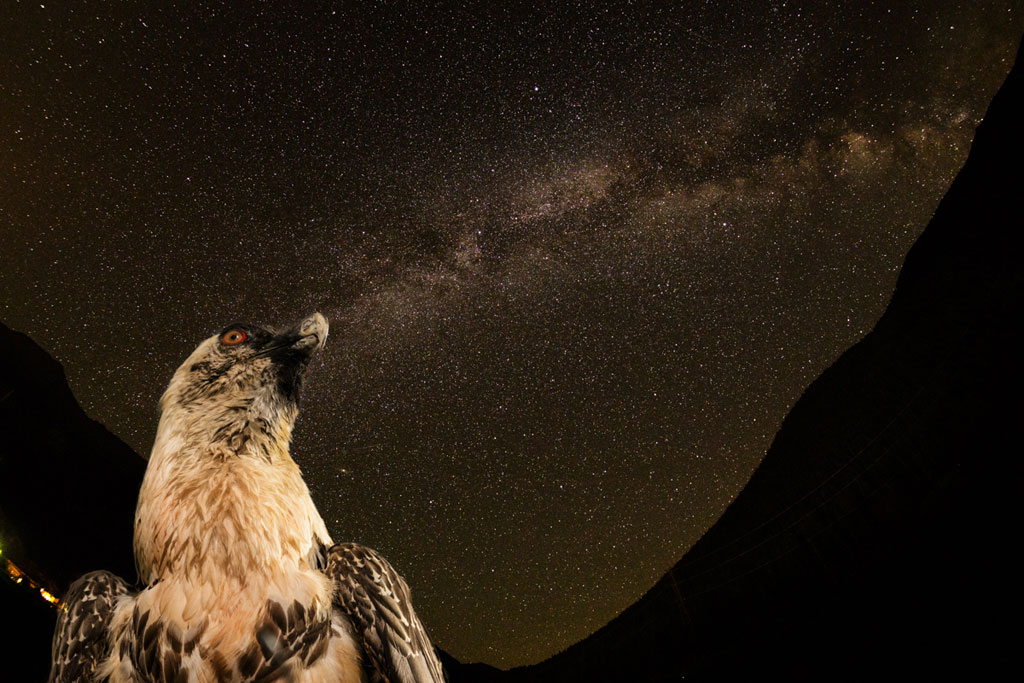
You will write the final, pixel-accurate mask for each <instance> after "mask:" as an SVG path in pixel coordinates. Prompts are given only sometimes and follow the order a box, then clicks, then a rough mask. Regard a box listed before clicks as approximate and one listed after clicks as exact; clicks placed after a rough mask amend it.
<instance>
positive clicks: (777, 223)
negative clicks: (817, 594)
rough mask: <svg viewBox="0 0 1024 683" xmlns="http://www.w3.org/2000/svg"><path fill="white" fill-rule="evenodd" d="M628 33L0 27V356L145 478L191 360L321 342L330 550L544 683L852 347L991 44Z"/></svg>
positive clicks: (615, 22)
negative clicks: (122, 449)
mask: <svg viewBox="0 0 1024 683" xmlns="http://www.w3.org/2000/svg"><path fill="white" fill-rule="evenodd" d="M659 4H660V5H662V6H661V7H660V8H654V7H656V6H653V7H652V6H648V5H645V4H642V3H613V4H598V3H593V4H581V5H569V4H568V3H562V4H561V5H559V6H558V7H557V8H550V9H544V8H541V7H535V6H531V5H532V3H531V4H527V5H526V7H528V9H527V8H520V9H517V8H515V7H514V6H513V5H512V4H511V3H481V4H479V5H469V4H464V5H460V6H455V5H447V6H446V5H434V4H431V3H414V4H413V5H411V6H413V7H415V9H410V8H409V7H402V6H400V5H397V4H385V3H376V2H360V3H355V2H350V3H335V4H321V3H312V2H309V3H285V2H282V3H267V4H264V5H259V6H258V7H249V8H247V9H239V6H240V5H241V3H227V4H223V3H216V2H189V3H182V4H181V6H178V7H173V6H171V4H170V3H141V2H126V3H106V2H104V3H93V2H76V3H63V2H53V3H51V2H50V1H49V0H44V1H43V2H39V1H38V0H37V1H35V2H17V1H15V0H10V1H9V2H4V3H2V7H0V25H2V26H4V31H3V34H4V35H3V38H2V39H0V245H2V247H0V264H2V268H0V319H3V321H4V322H6V323H7V324H8V325H10V326H12V327H14V328H15V329H19V330H21V331H24V332H26V333H28V334H29V335H30V336H32V337H33V338H34V339H35V340H36V341H37V342H39V343H40V344H41V345H43V346H44V347H45V348H46V349H47V350H49V351H50V352H51V353H52V354H53V355H54V356H55V357H56V358H58V359H59V360H60V361H61V362H62V363H63V364H64V366H65V368H66V371H67V374H68V377H69V380H70V382H71V385H72V388H73V390H74V392H75V394H76V396H77V397H78V399H79V400H80V401H81V403H82V404H83V406H84V407H85V409H86V410H87V412H89V414H90V415H92V416H93V417H95V418H96V419H98V420H100V421H101V422H103V423H104V424H105V425H107V426H108V427H109V428H110V429H111V430H112V431H113V432H114V433H116V434H118V435H119V436H121V437H122V438H123V439H125V440H126V441H127V442H128V443H130V444H131V445H132V446H133V447H134V448H135V449H136V450H138V451H139V452H140V453H143V454H146V453H148V451H149V448H150V446H151V443H152V439H153V436H154V434H155V430H156V423H157V419H158V412H157V407H156V406H157V399H158V397H159V395H160V394H161V392H162V391H163V388H164V387H165V386H166V383H167V381H168V380H169V379H170V377H171V375H172V373H173V371H174V369H175V368H176V367H177V366H178V365H179V364H180V363H181V362H182V361H183V360H184V358H185V357H186V356H187V355H188V353H189V352H190V351H191V349H192V348H193V347H194V346H195V345H196V344H197V343H198V342H199V341H200V340H202V339H203V338H205V337H207V336H209V335H210V334H212V333H214V332H216V331H217V330H219V329H220V328H221V327H223V326H224V325H226V324H228V323H230V322H233V321H237V320H248V321H251V322H257V323H263V324H268V325H285V324H288V323H290V322H293V321H295V320H297V319H299V318H300V317H302V316H303V315H305V314H307V313H309V312H312V311H314V310H319V311H321V312H322V313H324V314H325V315H326V316H327V317H328V318H329V319H330V320H331V324H332V328H331V338H330V341H329V343H328V345H327V347H326V349H324V351H323V352H322V353H321V355H320V356H319V357H318V359H317V360H316V361H315V363H314V366H313V374H312V376H311V379H310V382H309V383H308V384H307V388H306V391H305V395H304V399H303V400H304V404H303V414H302V415H301V416H300V420H299V424H298V425H297V427H296V433H295V441H294V445H293V455H294V457H295V459H296V460H297V461H298V462H299V464H300V465H301V466H302V468H303V470H304V472H305V475H306V478H307V481H308V482H309V484H310V488H311V490H312V492H313V496H314V498H315V500H316V501H317V504H318V506H319V508H320V510H321V512H322V513H323V516H324V518H325V519H326V520H327V523H328V527H329V528H330V529H331V532H332V534H333V535H334V537H335V539H336V540H357V541H360V542H362V543H366V544H368V545H371V546H373V547H375V548H377V549H379V550H380V551H382V552H383V553H384V554H385V556H387V557H388V558H389V559H390V560H391V561H392V563H393V564H395V565H396V567H397V568H398V569H399V570H400V571H401V572H402V573H403V574H404V575H405V576H406V578H407V579H408V581H409V583H410V585H411V586H412V588H413V595H414V600H415V603H416V606H417V610H418V611H419V613H420V615H421V617H422V619H423V621H424V622H425V624H426V625H427V627H428V630H429V631H430V633H431V635H432V637H433V638H434V640H435V641H436V642H437V643H438V644H439V645H440V646H442V647H444V648H445V649H447V650H449V651H450V652H451V653H452V654H454V655H455V656H456V657H458V658H460V659H462V660H465V661H486V662H489V663H491V664H495V665H499V666H503V667H507V666H513V665H519V664H526V663H531V662H535V661H538V660H541V659H543V658H545V657H547V656H549V655H551V654H554V653H555V652H557V651H559V650H561V649H563V648H564V647H566V646H568V645H570V644H571V643H573V642H575V641H576V640H578V639H580V638H582V637H584V636H586V635H588V634H589V633H591V632H592V631H593V630H595V629H596V628H599V627H600V626H601V625H603V624H604V623H606V622H607V621H608V620H609V619H611V618H612V617H613V616H615V615H616V614H617V613H618V612H619V611H621V610H622V609H623V608H625V607H626V606H627V605H629V604H630V603H632V602H633V601H634V600H636V599H637V598H638V597H639V596H640V595H641V594H642V593H643V592H644V591H645V590H646V589H647V588H649V587H650V586H651V585H652V584H653V583H654V581H655V580H656V579H657V578H658V577H659V576H660V575H661V574H662V573H663V572H664V571H665V570H666V569H667V568H668V567H670V566H671V565H672V564H673V563H674V562H675V561H676V560H678V559H679V558H680V557H681V556H682V554H683V553H684V552H685V551H686V549H687V548H689V547H690V546H691V545H692V544H693V543H694V542H695V541H696V540H697V539H698V538H699V537H700V535H701V534H702V533H703V532H704V531H705V530H706V529H707V528H708V527H709V526H710V525H711V524H712V523H713V522H714V520H715V519H716V518H717V517H718V516H719V515H720V514H721V512H722V511H723V510H724V508H725V507H726V506H727V505H728V504H729V502H730V501H731V500H732V499H733V498H734V497H735V496H736V494H737V493H738V492H739V491H740V489H741V488H742V487H743V485H744V483H745V482H746V481H747V479H748V477H749V476H750V474H751V472H752V471H753V469H754V468H755V467H756V466H757V464H758V462H759V460H760V458H761V457H762V455H763V453H764V451H765V450H766V448H767V447H768V445H769V444H770V442H771V439H772V436H773V434H774V432H775V431H776V429H777V428H778V426H779V424H780V422H781V420H782V418H783V417H784V416H785V414H786V412H787V410H788V409H789V408H790V407H791V406H792V404H793V403H794V402H795V401H796V399H797V398H798V397H799V396H800V393H801V391H802V390H803V388H804V387H806V385H807V384H808V383H809V382H810V381H811V380H812V379H813V378H814V377H815V376H816V375H817V374H819V373H820V372H821V371H822V370H823V369H824V368H826V367H827V366H828V365H829V364H830V363H831V362H832V361H833V360H834V359H835V358H836V357H837V356H838V355H839V354H840V353H841V352H842V351H843V350H844V349H846V348H847V347H849V346H850V345H851V344H853V343H854V342H855V341H857V340H858V339H859V338H860V337H862V336H863V335H864V334H865V333H866V332H867V331H868V330H870V329H871V327H872V325H873V324H874V322H875V320H876V319H877V318H878V316H879V315H880V314H881V312H882V311H883V309H884V307H885V304H886V302H887V300H888V297H889V296H890V294H891V292H892V288H893V286H894V284H895V279H896V276H897V274H898V271H899V266H900V263H901V262H902V259H903V256H904V255H905V253H906V251H907V250H908V249H909V247H910V245H911V244H912V243H913V241H914V239H915V238H916V237H917V235H918V234H919V233H920V232H921V230H922V229H923V228H924V226H925V224H926V223H927V220H928V218H929V216H930V215H931V212H932V211H933V210H934V208H935V206H936V205H937V203H938V201H939V199H940V198H941V197H942V195H943V193H944V192H945V189H946V188H947V187H948V185H949V183H950V181H951V180H952V178H953V176H954V175H955V173H956V171H957V170H958V168H959V166H960V165H961V164H962V162H963V160H964V158H965V157H966V154H967V151H968V149H969V145H970V140H971V137H972V134H973V129H974V127H975V126H976V125H977V123H978V121H979V120H980V118H981V116H982V114H983V113H984V110H985V107H986V106H987V104H988V101H989V99H990V98H991V96H992V95H993V94H994V92H995V90H996V89H997V87H998V86H999V84H1000V83H1001V81H1002V79H1003V78H1004V76H1005V75H1006V73H1007V72H1008V71H1009V68H1010V66H1011V61H1012V58H1013V54H1014V52H1015V49H1016V44H1017V41H1018V40H1019V39H1020V36H1021V32H1022V30H1024V16H1022V15H1024V8H1022V7H1021V6H1020V5H1019V3H1017V2H920V3H891V2H866V1H863V0H856V1H851V2H844V3H819V2H805V3H800V2H778V1H776V2H763V3H750V2H745V1H741V0H723V1H720V2H689V1H688V2H679V3H659ZM668 5H674V9H673V8H668V7H667V6H668ZM911 5H913V7H912V6H911Z"/></svg>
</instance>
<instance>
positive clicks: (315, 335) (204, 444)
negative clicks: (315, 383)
mask: <svg viewBox="0 0 1024 683" xmlns="http://www.w3.org/2000/svg"><path fill="white" fill-rule="evenodd" d="M327 329H328V326H327V320H326V319H325V318H324V317H323V316H322V315H320V314H319V313H315V314H313V315H311V316H309V317H308V318H306V319H305V320H303V321H301V322H300V323H298V324H297V325H295V326H294V327H292V328H291V329H288V330H286V331H284V332H272V331H270V330H267V329H264V328H261V327H258V326H255V325H249V324H236V325H231V326H229V327H227V328H225V329H224V331H222V332H221V333H220V334H217V335H215V336H213V337H211V338H209V339H207V340H206V341H204V342H203V343H201V344H200V345H199V346H198V348H196V350H195V351H194V352H193V353H192V355H191V356H189V358H188V360H186V361H185V363H184V364H183V365H182V366H181V367H180V368H178V370H177V372H175V374H174V377H173V379H172V380H171V383H170V385H169V386H168V387H167V391H166V392H165V393H164V395H163V398H161V400H160V408H161V417H160V425H159V427H158V429H157V436H156V442H155V443H154V445H153V451H152V454H151V456H150V458H149V464H148V466H147V469H146V474H145V477H144V479H143V482H142V488H141V490H140V491H139V502H138V507H137V509H136V512H135V559H136V564H137V566H138V570H139V579H140V581H141V585H142V586H144V587H142V588H141V589H140V590H137V591H136V590H133V589H132V588H131V587H129V586H128V585H127V584H126V583H125V581H123V580H122V579H120V578H118V577H117V576H114V575H113V574H111V573H110V572H105V571H98V572H93V573H91V574H87V575H85V576H83V577H82V578H80V579H78V580H77V581H76V582H75V583H74V584H72V586H71V588H70V589H69V591H68V594H67V596H66V597H65V599H64V604H63V607H62V609H61V612H60V615H59V617H58V620H57V629H56V631H55V633H54V638H53V651H52V652H53V661H52V668H51V671H50V681H51V682H57V681H61V682H63V681H109V682H110V683H129V682H131V683H142V682H149V681H153V682H156V681H161V682H164V681H166V682H168V683H170V682H175V683H177V682H181V683H185V682H195V683H199V682H203V683H206V682H211V683H212V682H220V681H231V682H238V683H242V682H253V683H255V682H256V681H290V682H294V683H313V682H314V681H315V682H320V681H330V682H331V683H357V682H360V681H387V682H389V683H411V682H416V683H423V682H426V681H430V682H431V683H442V682H443V681H444V673H443V669H442V668H441V663H440V661H439V660H438V658H437V655H436V654H435V652H434V648H433V646H432V645H431V643H430V639H429V638H428V637H427V634H426V632H425V631H424V629H423V625H422V624H421V623H420V620H419V619H418V618H417V617H416V613H415V612H414V611H413V609H412V605H411V603H410V601H409V600H410V599H409V587H408V586H407V585H406V583H405V581H403V580H402V577H400V576H399V575H398V574H397V573H396V572H395V570H394V569H393V568H392V567H391V565H390V564H388V562H387V561H386V560H385V559H384V558H383V557H381V556H380V555H379V554H378V553H376V552H374V551H373V550H371V549H369V548H366V547H363V546H361V545H356V544H354V543H339V544H337V545H335V544H334V543H333V542H332V541H331V537H330V536H329V535H328V533H327V527H326V526H325V525H324V521H323V519H322V518H321V517H320V513H319V512H317V509H316V506H314V504H313V500H312V498H311V497H310V495H309V489H308V488H307V487H306V484H305V482H304V481H303V480H302V476H301V473H300V471H299V467H298V465H296V464H295V462H294V461H293V460H292V459H291V456H290V455H289V452H288V449H289V442H290V441H291V433H292V426H293V425H294V424H295V418H296V416H297V414H298V395H299V389H300V387H301V384H302V381H303V378H304V377H305V375H306V372H305V371H306V366H307V365H308V363H309V360H310V358H311V357H312V356H313V354H314V353H315V352H316V351H317V350H319V349H320V348H321V347H322V346H323V344H324V341H325V340H326V339H327Z"/></svg>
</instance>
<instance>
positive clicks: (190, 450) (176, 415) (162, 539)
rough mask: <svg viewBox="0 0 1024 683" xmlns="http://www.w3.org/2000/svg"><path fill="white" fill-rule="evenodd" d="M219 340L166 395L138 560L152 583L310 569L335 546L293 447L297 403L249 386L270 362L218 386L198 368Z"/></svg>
mask: <svg viewBox="0 0 1024 683" xmlns="http://www.w3.org/2000/svg"><path fill="white" fill-rule="evenodd" d="M215 343H216V339H215V338H214V339H211V340H207V342H204V344H202V345H200V347H199V348H198V349H196V351H195V353H193V354H192V356H191V357H190V358H189V359H188V360H187V361H185V363H184V364H183V365H182V366H181V368H179V370H178V371H177V372H176V373H175V376H174V379H173V380H172V381H171V384H170V386H169V387H168V389H167V392H166V393H165V395H164V397H163V399H162V400H161V406H162V408H163V414H162V416H161V419H160V425H159V427H158V431H157V437H156V441H155V443H154V445H153V451H152V454H151V455H150V460H149V465H148V467H147V470H146V475H145V478H144V479H143V482H142V488H141V490H140V492H139V502H138V507H137V510H136V516H135V555H136V563H137V566H138V570H139V577H140V579H141V580H142V581H143V582H144V583H146V584H150V585H151V584H153V583H154V582H156V581H158V580H161V579H167V578H168V577H172V576H173V577H174V579H175V580H184V581H197V580H201V581H202V582H203V583H207V584H209V583H211V582H214V583H221V582H226V583H230V584H238V585H244V584H245V583H246V581H247V580H249V579H250V578H252V577H254V576H262V577H265V576H267V575H268V574H269V573H276V574H280V573H281V572H287V571H303V570H307V571H308V569H309V568H310V564H311V562H313V558H314V557H315V554H316V553H317V552H318V550H319V547H318V545H319V544H323V545H325V546H329V545H330V544H331V540H330V537H329V536H328V533H327V529H326V527H325V525H324V522H323V519H322V518H321V517H320V514H319V513H318V512H317V510H316V507H315V506H314V504H313V501H312V499H311V498H310V495H309V490H308V488H307V487H306V484H305V482H303V480H302V476H301V473H300V471H299V467H298V466H297V465H296V464H295V462H294V461H293V460H292V459H291V456H290V455H289V451H288V449H289V442H290V440H291V432H292V426H293V425H294V422H295V418H296V415H297V409H296V408H295V406H294V404H283V403H282V402H281V401H280V400H279V399H277V398H276V397H275V395H274V394H273V391H272V389H273V387H272V386H270V385H269V384H268V385H267V386H262V388H259V389H257V390H255V391H252V390H250V389H247V387H248V386H249V385H250V384H249V380H251V379H252V378H253V377H254V376H258V375H259V373H261V372H269V371H270V370H269V363H270V361H269V360H267V359H256V360H254V361H253V362H252V363H245V364H242V363H239V364H236V365H235V366H232V367H230V368H228V369H227V370H226V371H224V372H223V373H220V374H219V375H217V377H216V384H215V385H214V389H209V386H211V385H213V382H212V381H210V380H208V378H207V377H205V376H199V374H198V373H200V371H201V370H202V364H203V363H204V362H205V361H204V359H206V358H208V357H209V356H210V354H211V352H214V351H215V348H214V347H213V345H214V344H215ZM197 368H199V369H198V370H197ZM197 385H199V386H203V385H206V386H207V391H206V393H202V392H201V391H199V390H198V389H197Z"/></svg>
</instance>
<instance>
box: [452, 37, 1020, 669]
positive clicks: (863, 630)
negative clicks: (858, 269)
mask: <svg viewBox="0 0 1024 683" xmlns="http://www.w3.org/2000/svg"><path fill="white" fill-rule="evenodd" d="M1022 62H1024V59H1022V52H1018V56H1017V64H1016V66H1015V67H1014V69H1013V70H1012V71H1011V73H1010V75H1009V76H1008V78H1007V80H1006V82H1005V83H1004V85H1003V87H1002V88H1001V89H1000V91H999V93H998V94H997V95H996V97H995V99H994V100H993V102H992V104H991V106H990V108H989V110H988V113H987V114H986V116H985V118H984V120H983V122H982V123H981V125H980V126H979V127H978V129H977V132H976V135H975V139H974V143H973V145H972V147H971V152H970V156H969V158H968V160H967V162H966V164H965V166H964V167H963V169H962V170H961V172H960V173H959V175H958V176H957V178H956V180H955V181H954V182H953V184H952V186H951V187H950V189H949V191H948V193H947V194H946V196H945V198H944V199H943V200H942V202H941V203H940V205H939V207H938V209H937V210H936V212H935V215H934V217H933V219H932V220H931V222H930V223H929V224H928V226H927V229H926V230H925V231H924V233H923V234H922V235H921V237H920V238H919V239H918V241H917V242H916V244H915V245H914V247H913V248H912V249H911V251H910V253H909V254H908V255H907V258H906V261H905V263H904V266H903V269H902V271H901V273H900V277H899V280H898V283H897V286H896V290H895V293H894V295H893V297H892V300H891V302H890V304H889V307H888V308H887V310H886V312H885V314H884V315H883V317H882V318H881V319H880V320H879V322H878V324H877V325H876V327H875V329H874V330H873V331H872V332H871V333H870V334H868V335H867V336H866V337H865V338H864V339H863V340H862V341H861V342H859V343H858V344H857V345H856V346H854V347H853V348H851V349H849V350H848V351H847V352H846V353H844V354H843V355H842V357H840V358H839V360H838V361H837V362H836V363H835V364H834V365H833V366H832V367H830V368H829V369H828V370H826V371H825V373H824V374H822V375H821V377H819V378H818V379H817V380H815V381H814V383H813V384H811V386H810V387H809V388H808V389H807V391H806V392H805V393H804V395H803V396H802V397H801V399H800V400H799V401H798V402H797V404H796V405H795V406H794V407H793V409H792V411H791V412H790V413H789V415H788V416H787V417H786V419H785V421H784V422H783V424H782V427H781V429H780V431H779V433H778V434H777V436H776V438H775V441H774V442H773V444H772V446H771V448H770V449H769V451H768V453H767V455H766V457H765V458H764V461H763V462H762V464H761V465H760V466H759V467H758V469H757V470H756V472H755V473H754V475H753V477H752V478H751V480H750V482H749V484H748V485H747V486H746V487H745V488H744V490H743V491H742V492H741V494H740V495H739V496H738V497H737V499H736V500H735V501H734V502H733V504H732V505H730V506H729V508H728V509H727V510H726V512H725V513H724V514H723V515H722V517H721V519H719V521H718V522H717V523H716V524H715V525H714V526H713V527H712V528H711V529H710V530H709V531H708V532H707V533H706V534H705V535H704V536H703V537H702V538H701V539H700V541H699V542H698V543H697V544H696V545H694V547H693V548H692V549H691V550H690V551H689V552H688V553H686V555H685V556H684V557H683V558H682V559H681V560H680V561H679V563H677V564H676V565H675V566H674V567H673V568H672V569H671V570H670V571H669V572H668V573H667V574H666V575H665V576H664V577H663V578H662V579H661V580H660V581H658V583H657V584H656V585H655V586H654V587H653V588H652V589H651V590H650V591H649V592H648V593H647V594H646V595H644V596H643V597H642V598H641V599H640V600H639V601H638V602H636V603H635V604H633V605H632V606H631V607H629V608H628V609H626V610H625V611H624V612H623V613H622V614H621V615H619V616H618V617H617V618H615V619H614V620H613V621H611V622H610V623H609V624H607V625H606V626H605V627H603V628H602V629H600V630H599V631H597V632H596V633H594V634H593V635H591V636H590V637H588V638H586V639H585V640H583V641H581V642H579V643H577V644H575V645H573V646H571V647H570V648H568V649H567V650H565V651H564V652H562V653H560V654H558V655H556V656H554V657H552V658H551V659H549V660H547V661H544V662H542V663H540V664H537V665H534V666H530V667H524V668H519V669H514V670H512V671H511V672H508V673H507V674H503V673H502V674H499V673H498V672H489V673H486V674H483V675H472V674H470V675H465V676H463V673H462V671H463V670H461V669H459V668H458V667H454V666H453V667H451V669H452V672H453V673H454V674H455V675H454V676H453V678H454V679H455V680H456V681H459V680H471V679H475V680H508V681H556V680H557V681H560V682H563V683H566V682H571V681H599V680H629V681H678V680H681V679H683V678H685V680H764V679H766V678H767V679H768V680H786V679H789V680H793V679H801V680H803V679H815V680H823V681H835V680H876V679H882V680H901V679H903V680H928V679H929V678H931V679H935V680H956V679H958V678H960V679H963V680H994V679H996V678H997V676H996V673H997V672H1000V671H1003V670H1006V667H1008V666H1009V665H1010V662H1009V658H1010V654H1011V653H1012V652H1013V651H1014V647H1013V645H1014V643H1013V642H1012V641H1011V636H1012V634H1013V633H1014V632H1015V629H1011V628H1009V627H1006V626H1003V625H1002V624H1003V623H1005V621H1006V620H1005V618H1004V617H1009V619H1010V621H1011V623H1012V622H1013V621H1014V620H1015V616H1016V614H1017V606H1018V601H1017V598H1016V594H1017V592H1016V590H1015V589H1014V586H1016V584H1017V580H1018V577H1016V576H1013V575H1012V572H1013V568H1014V567H1015V566H1016V564H1015V562H1014V561H1013V560H1012V558H1011V553H1012V551H1013V550H1014V549H1015V547H1014V546H1015V545H1016V543H1017V539H1018V537H1019V533H1018V532H1017V526H1016V524H1015V521H1016V517H1017V511H1016V504H1015V498H1016V497H1017V495H1019V494H1018V493H1017V491H1016V490H1015V489H1016V484H1017V482H1019V481H1020V477H1019V471H1020V470H1019V466H1018V464H1017V460H1018V458H1019V457H1020V450H1021V449H1020V446H1019V441H1020V440H1019V438H1016V436H1017V435H1016V429H1015V425H1016V423H1017V415H1016V413H1017V412H1018V406H1019V400H1014V398H1013V397H1014V394H1015V393H1016V392H1017V390H1018V389H1017V382H1018V379H1019V375H1020V373H1019V366H1020V362H1019V354H1020V348H1021V346H1020V337H1019V335H1017V334H1016V333H1015V332H1014V331H1013V330H1014V329H1015V328H1016V326H1017V325H1018V318H1019V317H1020V313H1021V306H1020V304H1021V267H1020V258H1021V252H1020V249H1019V241H1020V240H1019V233H1020V230H1021V227H1022V218H1021V217H1022V216H1024V206H1022V196H1024V174H1022V173H1021V164H1022V162H1024V144H1022V142H1024V141H1022V137H1024V126H1022V122H1024V106H1022V104H1024V83H1022V80H1024V75H1022V74H1021V70H1022V68H1024V65H1022ZM1015 335H1016V336H1015ZM466 671H467V674H469V673H470V672H469V671H468V670H466ZM480 673H483V672H480Z"/></svg>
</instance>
